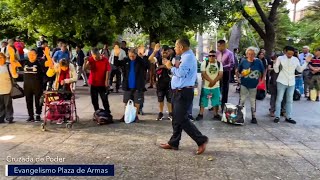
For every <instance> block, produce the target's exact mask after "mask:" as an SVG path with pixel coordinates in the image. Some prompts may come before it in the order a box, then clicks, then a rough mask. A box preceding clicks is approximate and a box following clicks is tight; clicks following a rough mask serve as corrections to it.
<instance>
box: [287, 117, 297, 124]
mask: <svg viewBox="0 0 320 180" xmlns="http://www.w3.org/2000/svg"><path fill="white" fill-rule="evenodd" d="M286 122H288V123H291V124H297V122H296V121H295V120H293V119H291V118H289V119H286Z"/></svg>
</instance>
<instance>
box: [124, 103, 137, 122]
mask: <svg viewBox="0 0 320 180" xmlns="http://www.w3.org/2000/svg"><path fill="white" fill-rule="evenodd" d="M136 113H137V108H136V107H134V102H133V101H132V100H131V99H130V100H129V101H128V103H127V106H126V110H125V112H124V122H125V123H127V124H129V123H132V122H134V120H135V119H136Z"/></svg>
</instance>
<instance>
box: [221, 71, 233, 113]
mask: <svg viewBox="0 0 320 180" xmlns="http://www.w3.org/2000/svg"><path fill="white" fill-rule="evenodd" d="M230 75H231V72H230V71H227V70H226V71H223V77H222V81H220V89H221V92H222V99H221V109H222V110H223V108H224V104H225V103H227V102H228V93H229V83H230Z"/></svg>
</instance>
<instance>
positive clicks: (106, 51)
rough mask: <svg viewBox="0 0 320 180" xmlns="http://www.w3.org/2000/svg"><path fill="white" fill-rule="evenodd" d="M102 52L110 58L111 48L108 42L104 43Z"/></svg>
mask: <svg viewBox="0 0 320 180" xmlns="http://www.w3.org/2000/svg"><path fill="white" fill-rule="evenodd" d="M100 54H101V55H104V56H105V57H106V58H108V59H109V58H110V50H109V45H108V43H107V42H106V43H104V45H103V49H101V51H100Z"/></svg>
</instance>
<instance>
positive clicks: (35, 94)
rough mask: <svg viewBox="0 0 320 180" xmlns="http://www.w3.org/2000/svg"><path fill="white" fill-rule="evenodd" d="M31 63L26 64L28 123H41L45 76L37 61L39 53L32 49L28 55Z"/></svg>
mask: <svg viewBox="0 0 320 180" xmlns="http://www.w3.org/2000/svg"><path fill="white" fill-rule="evenodd" d="M28 58H29V61H27V62H26V63H25V64H24V93H25V96H26V103H27V109H28V115H29V118H28V119H27V122H34V121H35V122H39V121H40V120H41V118H40V115H41V111H42V105H41V104H40V98H41V96H42V93H43V77H44V76H45V73H44V67H43V65H41V63H40V62H39V61H38V59H37V51H36V50H35V49H32V50H31V51H30V52H29V53H28ZM33 100H34V102H35V107H36V119H34V110H33V109H34V107H33Z"/></svg>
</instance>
